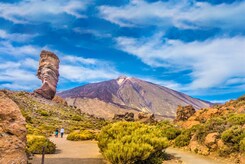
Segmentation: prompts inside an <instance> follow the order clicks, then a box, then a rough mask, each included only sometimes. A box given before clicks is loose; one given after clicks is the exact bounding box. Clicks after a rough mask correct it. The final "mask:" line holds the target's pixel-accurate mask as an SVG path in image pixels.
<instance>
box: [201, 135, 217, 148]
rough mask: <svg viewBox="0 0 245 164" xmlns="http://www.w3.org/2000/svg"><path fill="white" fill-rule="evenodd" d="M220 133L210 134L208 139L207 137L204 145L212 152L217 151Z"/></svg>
mask: <svg viewBox="0 0 245 164" xmlns="http://www.w3.org/2000/svg"><path fill="white" fill-rule="evenodd" d="M218 135H219V134H218V133H209V134H208V135H207V136H206V137H205V141H204V144H205V145H206V146H207V147H208V148H210V150H211V151H214V150H215V149H217V147H218V146H217V144H216V141H217V138H218Z"/></svg>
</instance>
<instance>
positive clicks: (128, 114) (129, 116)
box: [113, 112, 134, 121]
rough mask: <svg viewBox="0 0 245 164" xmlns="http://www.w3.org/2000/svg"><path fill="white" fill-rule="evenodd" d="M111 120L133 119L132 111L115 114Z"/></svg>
mask: <svg viewBox="0 0 245 164" xmlns="http://www.w3.org/2000/svg"><path fill="white" fill-rule="evenodd" d="M113 120H117V121H119V120H121V121H122V120H124V121H134V113H132V112H126V113H125V114H115V115H114V118H113Z"/></svg>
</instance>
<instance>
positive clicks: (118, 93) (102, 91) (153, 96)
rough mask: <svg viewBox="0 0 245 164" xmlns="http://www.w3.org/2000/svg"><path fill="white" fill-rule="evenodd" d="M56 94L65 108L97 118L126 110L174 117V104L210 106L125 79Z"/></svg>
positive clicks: (124, 77)
mask: <svg viewBox="0 0 245 164" xmlns="http://www.w3.org/2000/svg"><path fill="white" fill-rule="evenodd" d="M58 95H59V96H61V97H63V98H65V99H66V100H67V101H68V104H69V105H72V106H76V107H77V108H80V109H81V110H82V111H83V112H85V113H89V114H94V115H98V116H101V117H104V115H107V116H106V117H109V115H110V116H112V115H113V114H114V113H117V112H119V113H120V112H126V111H129V110H130V111H135V112H137V111H138V112H139V111H141V112H147V113H153V114H156V115H161V116H165V117H174V116H175V113H176V109H177V107H178V105H182V106H184V105H192V106H193V107H194V108H195V109H200V108H206V107H209V106H210V105H211V103H209V102H207V101H202V100H199V99H195V98H192V97H190V96H188V95H186V94H183V93H180V92H177V91H174V90H172V89H169V88H166V87H163V86H160V85H157V84H153V83H151V82H147V81H143V80H140V79H137V78H131V77H126V76H120V77H118V78H117V79H113V80H109V81H104V82H99V83H92V84H87V85H84V86H80V87H76V88H73V89H70V90H67V91H63V92H60V93H58ZM96 104H97V105H98V106H96ZM102 104H103V105H102ZM91 105H92V106H93V107H92V108H91ZM112 108H113V109H112Z"/></svg>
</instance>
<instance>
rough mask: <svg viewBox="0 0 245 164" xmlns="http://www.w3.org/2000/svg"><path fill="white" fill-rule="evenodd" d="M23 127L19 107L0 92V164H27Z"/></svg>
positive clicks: (23, 121) (25, 132)
mask: <svg viewBox="0 0 245 164" xmlns="http://www.w3.org/2000/svg"><path fill="white" fill-rule="evenodd" d="M25 125H26V122H25V118H24V117H23V116H22V114H21V111H20V109H19V107H18V106H17V105H16V104H15V102H13V101H12V100H11V99H9V98H8V97H7V96H6V95H5V93H4V92H2V91H0V163H3V164H26V163H27V156H26V153H25V148H26V134H27V130H26V126H25Z"/></svg>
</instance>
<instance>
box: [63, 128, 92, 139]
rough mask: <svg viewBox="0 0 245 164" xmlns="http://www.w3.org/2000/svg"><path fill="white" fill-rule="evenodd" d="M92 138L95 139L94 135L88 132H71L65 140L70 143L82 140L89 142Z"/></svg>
mask: <svg viewBox="0 0 245 164" xmlns="http://www.w3.org/2000/svg"><path fill="white" fill-rule="evenodd" d="M94 138H95V134H94V133H92V132H91V131H88V130H83V131H79V132H72V133H70V134H68V136H67V140H71V141H83V140H90V139H94Z"/></svg>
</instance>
